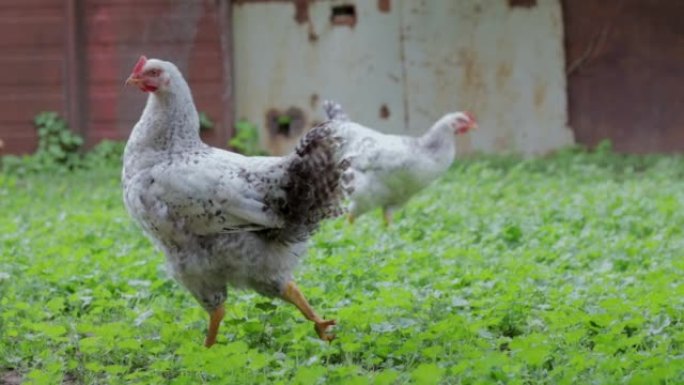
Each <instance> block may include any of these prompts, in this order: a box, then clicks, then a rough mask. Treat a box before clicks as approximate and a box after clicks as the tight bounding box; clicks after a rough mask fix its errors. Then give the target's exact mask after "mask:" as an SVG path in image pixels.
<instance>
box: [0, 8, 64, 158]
mask: <svg viewBox="0 0 684 385" xmlns="http://www.w3.org/2000/svg"><path fill="white" fill-rule="evenodd" d="M65 15H66V2H65V1H64V0H3V1H1V2H0V51H1V52H2V55H0V140H2V141H4V146H5V152H11V153H27V152H31V151H33V150H34V149H35V147H36V129H35V128H34V127H33V117H34V116H35V115H36V114H38V113H40V112H41V111H46V110H54V111H59V112H60V113H62V114H66V113H67V111H66V108H67V106H66V95H65V92H66V91H65V83H66V81H65V79H66V70H67V68H66V54H65V52H66V51H65V40H66V31H65V29H64V24H65Z"/></svg>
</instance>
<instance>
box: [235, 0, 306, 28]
mask: <svg viewBox="0 0 684 385" xmlns="http://www.w3.org/2000/svg"><path fill="white" fill-rule="evenodd" d="M314 1H315V0H233V4H235V5H238V6H240V5H243V4H249V3H292V4H293V5H294V8H295V14H294V19H295V21H296V22H297V23H299V24H305V23H308V22H309V5H310V4H311V3H313V2H314Z"/></svg>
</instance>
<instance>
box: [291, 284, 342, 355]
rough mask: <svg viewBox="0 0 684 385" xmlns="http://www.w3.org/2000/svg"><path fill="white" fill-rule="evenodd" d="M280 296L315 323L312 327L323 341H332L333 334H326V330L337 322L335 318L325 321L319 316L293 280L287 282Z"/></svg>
mask: <svg viewBox="0 0 684 385" xmlns="http://www.w3.org/2000/svg"><path fill="white" fill-rule="evenodd" d="M281 297H282V298H283V299H284V300H285V301H287V302H289V303H291V304H293V305H295V306H296V307H297V309H299V311H300V312H302V314H303V315H304V317H306V319H308V320H309V321H313V323H314V324H315V325H314V329H315V330H316V333H317V334H318V336H319V337H320V338H321V339H322V340H323V341H332V340H333V339H334V338H335V335H334V334H328V333H327V331H328V328H329V327H331V326H333V325H335V324H337V322H336V321H335V320H331V321H325V320H323V319H322V318H321V317H319V316H318V314H316V312H315V311H314V309H313V308H311V305H309V302H308V301H307V300H306V298H304V295H303V294H302V292H301V291H299V288H298V287H297V285H296V284H295V283H294V282H292V281H290V282H289V283H288V284H287V286H286V287H285V290H284V291H283V294H282V295H281Z"/></svg>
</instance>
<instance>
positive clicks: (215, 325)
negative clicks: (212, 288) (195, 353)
mask: <svg viewBox="0 0 684 385" xmlns="http://www.w3.org/2000/svg"><path fill="white" fill-rule="evenodd" d="M225 315H226V309H225V307H224V306H223V304H220V305H219V307H217V308H216V309H215V310H214V311H213V312H211V313H210V314H209V331H208V332H207V338H205V340H204V346H205V347H207V348H210V347H211V346H212V345H214V344H215V343H216V335H217V334H218V330H219V326H221V321H222V320H223V316H225Z"/></svg>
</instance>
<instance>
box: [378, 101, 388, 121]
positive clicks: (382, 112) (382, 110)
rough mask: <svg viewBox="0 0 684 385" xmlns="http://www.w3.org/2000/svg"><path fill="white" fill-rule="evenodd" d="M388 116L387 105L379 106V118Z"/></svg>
mask: <svg viewBox="0 0 684 385" xmlns="http://www.w3.org/2000/svg"><path fill="white" fill-rule="evenodd" d="M389 117H390V110H389V107H387V104H383V105H382V106H380V118H381V119H387V118H389Z"/></svg>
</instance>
